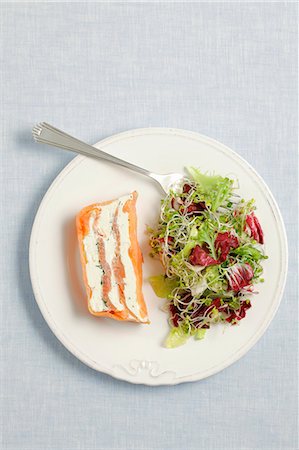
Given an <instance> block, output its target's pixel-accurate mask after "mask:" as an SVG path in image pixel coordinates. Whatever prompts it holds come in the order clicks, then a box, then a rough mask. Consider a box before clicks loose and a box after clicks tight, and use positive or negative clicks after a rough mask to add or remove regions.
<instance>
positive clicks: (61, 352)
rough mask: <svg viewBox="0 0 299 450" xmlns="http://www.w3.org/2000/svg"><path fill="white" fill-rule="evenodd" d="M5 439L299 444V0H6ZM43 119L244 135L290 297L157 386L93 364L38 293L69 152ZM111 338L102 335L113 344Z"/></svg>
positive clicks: (76, 127) (94, 137)
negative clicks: (38, 230)
mask: <svg viewBox="0 0 299 450" xmlns="http://www.w3.org/2000/svg"><path fill="white" fill-rule="evenodd" d="M0 13H1V16H0V45H1V61H0V72H1V107H0V109H1V135H0V139H1V149H0V151H1V178H0V188H1V226H2V231H1V234H0V243H1V256H0V257H1V271H0V274H1V283H0V289H1V302H0V307H1V359H0V363H1V391H0V402H1V425H2V446H1V448H2V449H3V450H101V449H102V450H112V449H128V450H151V449H153V450H156V449H157V450H158V449H160V450H168V449H169V450H170V449H171V450H175V449H181V450H195V449H205V450H222V449H223V450H231V449H232V450H245V449H252V450H253V449H254V450H259V449H269V450H274V449H283V450H289V449H296V448H298V447H297V445H298V442H297V428H296V427H297V376H296V360H297V320H298V319H297V314H296V312H297V302H298V298H297V292H296V254H297V252H296V223H297V215H296V189H297V172H296V171H297V167H296V163H297V152H296V149H297V131H296V130H297V119H298V117H297V102H296V100H297V66H296V59H297V48H296V45H297V36H296V28H297V5H296V4H295V3H286V2H276V3H254V2H252V3H251V2H249V3H244V2H242V3H235V2H227V3H225V2H222V3H213V2H212V3H199V2H196V3H188V2H184V3H177V2H170V3H166V2H165V3H156V2H153V3H84V4H83V3H60V4H59V3H6V4H5V3H2V4H1V6H0ZM39 121H48V122H50V123H53V124H54V125H56V126H58V127H59V128H62V129H65V130H67V131H69V132H70V133H71V134H74V135H76V136H78V137H81V138H82V139H83V140H86V141H88V142H91V143H94V142H96V141H98V140H100V139H101V138H104V137H106V136H109V135H111V134H114V133H117V132H120V131H124V130H128V129H132V128H138V127H147V126H166V127H167V126H170V127H177V128H185V129H189V130H194V131H198V132H200V133H203V134H206V135H208V136H211V137H213V138H215V139H217V140H219V141H221V142H223V143H224V144H226V145H228V146H229V147H231V148H233V149H235V150H236V151H237V152H238V153H239V154H240V155H242V156H243V157H244V158H246V159H247V160H248V161H249V162H250V163H251V164H252V165H253V166H254V167H255V168H256V169H257V170H258V172H259V173H260V174H261V175H262V176H263V177H264V179H265V180H266V182H267V183H268V185H269V186H270V188H271V189H272V191H273V193H274V195H275V197H276V199H277V201H278V204H279V206H280V208H281V211H282V214H283V217H284V220H285V224H286V228H287V233H288V239H289V247H290V259H289V263H290V268H289V277H288V282H287V287H286V290H285V295H284V298H283V301H282V304H281V307H280V309H279V311H278V313H277V315H276V317H275V319H274V320H273V322H272V324H271V326H270V328H269V329H268V331H267V332H266V334H265V335H264V336H263V338H262V339H261V340H260V341H259V342H258V344H257V345H256V346H255V347H254V348H253V349H252V350H251V351H250V352H249V353H248V354H247V355H246V356H245V357H244V358H242V359H241V360H240V361H238V362H237V363H235V364H234V365H232V366H231V367H229V368H227V369H226V370H224V371H223V372H221V373H219V374H217V375H215V376H213V377H211V378H208V379H206V380H204V381H201V382H196V383H188V384H183V385H179V386H175V387H161V388H150V387H146V386H134V385H130V384H128V383H125V382H120V381H116V380H114V379H112V378H110V377H109V376H106V375H102V374H100V373H97V372H95V371H93V370H92V369H89V368H88V367H85V366H84V365H83V364H82V363H81V362H79V361H78V360H76V358H75V357H73V356H72V355H71V354H70V353H69V352H68V351H67V350H66V349H65V348H64V347H63V346H62V345H61V344H60V343H59V342H58V340H57V339H56V338H55V337H54V335H53V334H52V333H51V331H50V329H49V328H48V326H47V324H46V323H45V321H44V319H43V318H42V316H41V314H40V312H39V309H38V307H37V305H36V303H35V300H34V297H33V293H32V289H31V283H30V279H29V272H28V243H29V236H30V231H31V227H32V223H33V219H34V216H35V213H36V211H37V208H38V205H39V203H40V201H41V199H42V197H43V195H44V194H45V192H46V190H47V189H48V187H49V185H50V183H51V182H52V180H53V179H54V178H55V177H56V175H57V174H58V173H59V172H60V170H61V169H62V168H63V167H64V166H65V165H66V164H67V163H68V162H69V161H70V160H71V159H72V157H73V155H71V154H70V153H66V152H64V151H62V150H58V149H56V150H54V149H51V148H49V147H41V146H37V145H35V144H34V143H33V141H32V138H31V133H30V130H31V127H32V125H33V124H35V123H36V122H39ZM103 345H104V343H103Z"/></svg>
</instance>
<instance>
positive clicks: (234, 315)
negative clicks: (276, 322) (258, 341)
mask: <svg viewBox="0 0 299 450" xmlns="http://www.w3.org/2000/svg"><path fill="white" fill-rule="evenodd" d="M249 308H251V303H250V302H248V303H247V301H245V302H243V303H242V304H241V306H240V308H239V309H238V310H237V311H234V312H233V313H232V314H231V315H230V316H228V317H227V318H226V321H227V322H231V321H232V320H234V319H237V320H242V319H244V317H245V316H246V311H247V309H249Z"/></svg>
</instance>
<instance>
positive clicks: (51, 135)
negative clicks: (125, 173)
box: [32, 122, 185, 194]
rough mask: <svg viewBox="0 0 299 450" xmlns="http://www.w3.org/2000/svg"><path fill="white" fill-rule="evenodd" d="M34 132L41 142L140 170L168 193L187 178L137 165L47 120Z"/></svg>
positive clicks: (36, 138) (179, 174)
mask: <svg viewBox="0 0 299 450" xmlns="http://www.w3.org/2000/svg"><path fill="white" fill-rule="evenodd" d="M32 134H33V137H34V140H35V141H36V142H38V143H40V144H47V145H52V146H54V147H59V148H63V149H65V150H70V151H72V152H76V153H80V155H84V156H91V157H92V158H96V159H101V160H103V159H104V160H105V161H109V162H111V163H113V164H118V165H119V166H122V167H126V168H127V169H130V170H133V171H134V172H138V173H140V174H141V175H145V176H147V177H149V178H151V179H152V180H155V181H156V182H157V183H158V184H159V186H160V187H161V188H162V189H163V191H164V192H165V193H166V194H167V193H168V192H169V190H170V188H171V186H174V185H176V184H179V183H181V182H182V181H183V180H184V178H185V177H184V175H182V174H181V173H168V174H164V175H163V174H158V173H154V172H150V171H149V170H146V169H143V168H142V167H138V166H135V164H132V163H129V162H127V161H124V160H123V159H120V158H117V157H116V156H112V155H109V154H108V153H106V152H103V150H100V149H98V148H96V147H93V146H92V145H89V144H86V143H85V142H82V141H80V140H79V139H76V138H74V137H73V136H70V135H69V134H67V133H65V132H64V131H61V130H58V128H55V127H53V126H52V125H49V124H48V123H46V122H42V123H39V124H37V125H35V127H33V129H32Z"/></svg>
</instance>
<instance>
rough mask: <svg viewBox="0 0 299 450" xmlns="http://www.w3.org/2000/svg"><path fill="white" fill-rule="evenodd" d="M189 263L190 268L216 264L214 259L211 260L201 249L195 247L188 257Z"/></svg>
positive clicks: (197, 246)
mask: <svg viewBox="0 0 299 450" xmlns="http://www.w3.org/2000/svg"><path fill="white" fill-rule="evenodd" d="M189 262H190V264H192V266H203V267H207V266H211V265H212V264H218V261H216V260H215V259H214V258H212V257H211V256H210V255H209V254H208V253H207V252H206V251H205V250H204V249H203V248H201V247H200V246H199V245H196V246H195V247H194V248H193V249H192V251H191V254H190V256H189Z"/></svg>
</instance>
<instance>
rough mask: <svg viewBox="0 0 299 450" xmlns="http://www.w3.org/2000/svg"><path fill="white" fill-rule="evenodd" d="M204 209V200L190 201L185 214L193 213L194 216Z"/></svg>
mask: <svg viewBox="0 0 299 450" xmlns="http://www.w3.org/2000/svg"><path fill="white" fill-rule="evenodd" d="M205 209H207V207H206V204H205V202H199V203H191V205H189V206H188V207H187V214H193V215H195V216H196V215H198V214H200V213H201V212H202V211H204V210H205Z"/></svg>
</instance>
